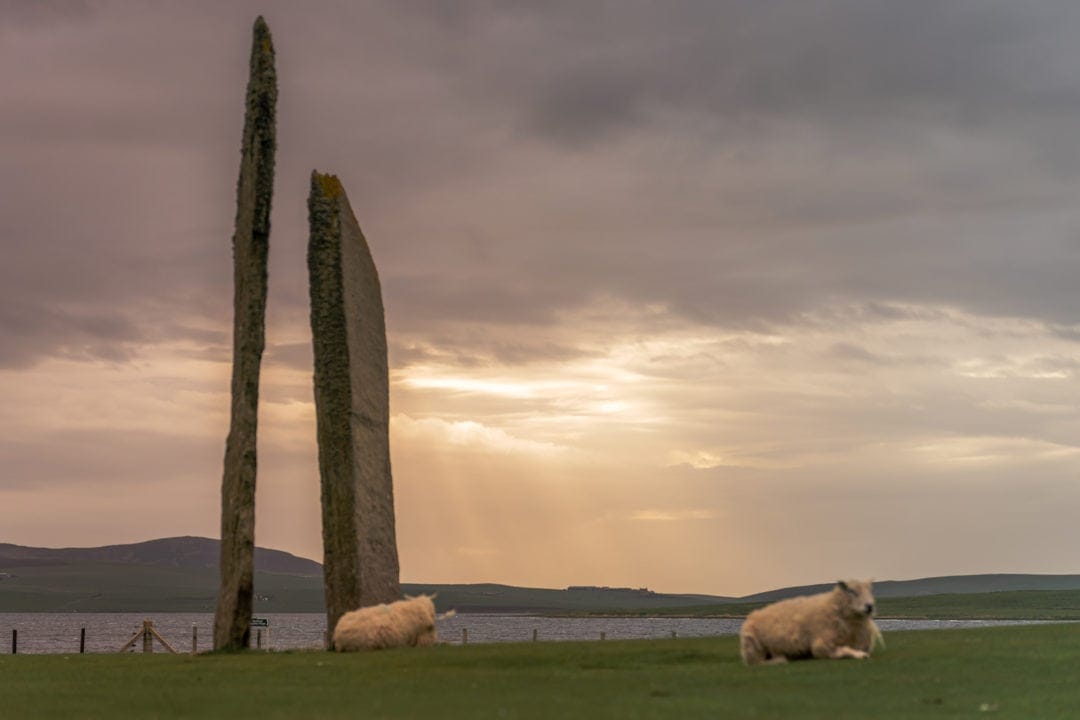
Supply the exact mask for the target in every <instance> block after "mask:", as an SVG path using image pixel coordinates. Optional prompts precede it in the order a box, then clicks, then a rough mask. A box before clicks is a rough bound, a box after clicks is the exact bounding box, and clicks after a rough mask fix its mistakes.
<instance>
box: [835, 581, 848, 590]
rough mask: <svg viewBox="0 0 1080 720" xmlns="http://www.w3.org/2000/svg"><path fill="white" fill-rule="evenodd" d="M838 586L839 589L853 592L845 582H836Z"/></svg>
mask: <svg viewBox="0 0 1080 720" xmlns="http://www.w3.org/2000/svg"><path fill="white" fill-rule="evenodd" d="M836 586H837V587H839V588H840V589H841V590H846V591H847V592H851V588H850V587H848V584H847V583H846V582H844V581H843V580H837V581H836Z"/></svg>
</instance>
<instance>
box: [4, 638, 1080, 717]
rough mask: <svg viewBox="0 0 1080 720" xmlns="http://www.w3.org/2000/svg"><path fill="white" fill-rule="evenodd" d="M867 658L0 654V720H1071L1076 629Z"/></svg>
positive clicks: (930, 644) (698, 646)
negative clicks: (749, 662)
mask: <svg viewBox="0 0 1080 720" xmlns="http://www.w3.org/2000/svg"><path fill="white" fill-rule="evenodd" d="M886 640H887V642H888V647H887V649H886V650H884V651H879V653H878V654H877V655H875V657H874V658H873V659H871V660H868V661H863V662H859V661H827V660H819V661H809V662H799V663H791V664H788V665H783V666H761V667H755V668H746V667H743V666H742V664H741V663H740V661H739V657H738V651H737V644H736V640H735V639H734V638H696V639H678V640H636V641H621V642H612V641H605V642H599V641H594V642H573V643H570V642H567V643H554V642H553V643H518V644H507V645H465V646H450V645H443V646H437V647H434V648H424V649H403V650H394V651H383V652H377V653H366V654H352V655H339V654H333V653H325V652H315V651H313V652H294V653H245V654H236V655H201V656H195V657H192V656H167V655H160V654H155V655H150V656H141V655H83V656H80V655H15V656H11V655H3V656H0V717H2V718H4V719H5V720H12V719H18V718H58V719H59V718H63V719H64V720H66V719H67V718H71V717H78V718H110V720H114V719H123V718H163V719H166V718H195V717H198V718H259V719H260V720H271V719H273V718H301V717H303V718H449V719H451V720H453V719H454V718H462V719H465V718H468V719H469V720H472V719H474V718H512V719H513V718H520V719H525V718H537V719H541V718H543V719H548V718H589V719H594V718H620V719H622V718H659V719H663V718H680V719H681V718H721V717H722V718H796V717H797V718H800V720H802V719H806V720H813V719H814V718H829V719H830V720H833V719H835V718H839V717H848V718H869V719H873V718H957V717H996V718H1025V719H1030V718H1039V719H1040V720H1053V719H1054V718H1074V717H1076V708H1078V707H1080V683H1077V682H1075V679H1074V676H1075V672H1074V670H1075V668H1076V667H1077V665H1078V663H1080V625H1072V624H1065V625H1035V626H1022V627H1008V628H983V629H976V630H945V631H922V632H897V633H889V634H888V635H887V637H886Z"/></svg>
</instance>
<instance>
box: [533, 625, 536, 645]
mask: <svg viewBox="0 0 1080 720" xmlns="http://www.w3.org/2000/svg"><path fill="white" fill-rule="evenodd" d="M533 642H536V628H533Z"/></svg>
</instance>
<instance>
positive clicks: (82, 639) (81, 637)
mask: <svg viewBox="0 0 1080 720" xmlns="http://www.w3.org/2000/svg"><path fill="white" fill-rule="evenodd" d="M85 652H86V628H83V629H82V630H80V631H79V654H80V655H82V654H83V653H85Z"/></svg>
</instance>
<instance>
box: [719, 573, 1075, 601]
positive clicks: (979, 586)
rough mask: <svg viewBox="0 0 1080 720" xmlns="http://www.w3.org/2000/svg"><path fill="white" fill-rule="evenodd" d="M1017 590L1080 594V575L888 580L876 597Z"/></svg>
mask: <svg viewBox="0 0 1080 720" xmlns="http://www.w3.org/2000/svg"><path fill="white" fill-rule="evenodd" d="M832 586H833V583H826V584H822V585H801V586H798V587H788V588H780V589H778V590H769V591H768V592H762V593H756V594H754V595H747V596H746V597H743V598H739V599H738V602H740V603H743V602H773V601H775V600H782V599H784V598H789V597H795V596H797V595H809V594H812V593H819V592H823V591H825V590H828V589H829V588H831V587H832ZM1015 590H1080V575H1025V574H1019V573H997V574H988V575H946V576H942V577H930V578H921V579H919V580H884V581H875V582H874V595H875V596H876V597H879V598H895V597H920V596H923V595H945V594H966V593H989V592H1008V591H1015Z"/></svg>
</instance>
